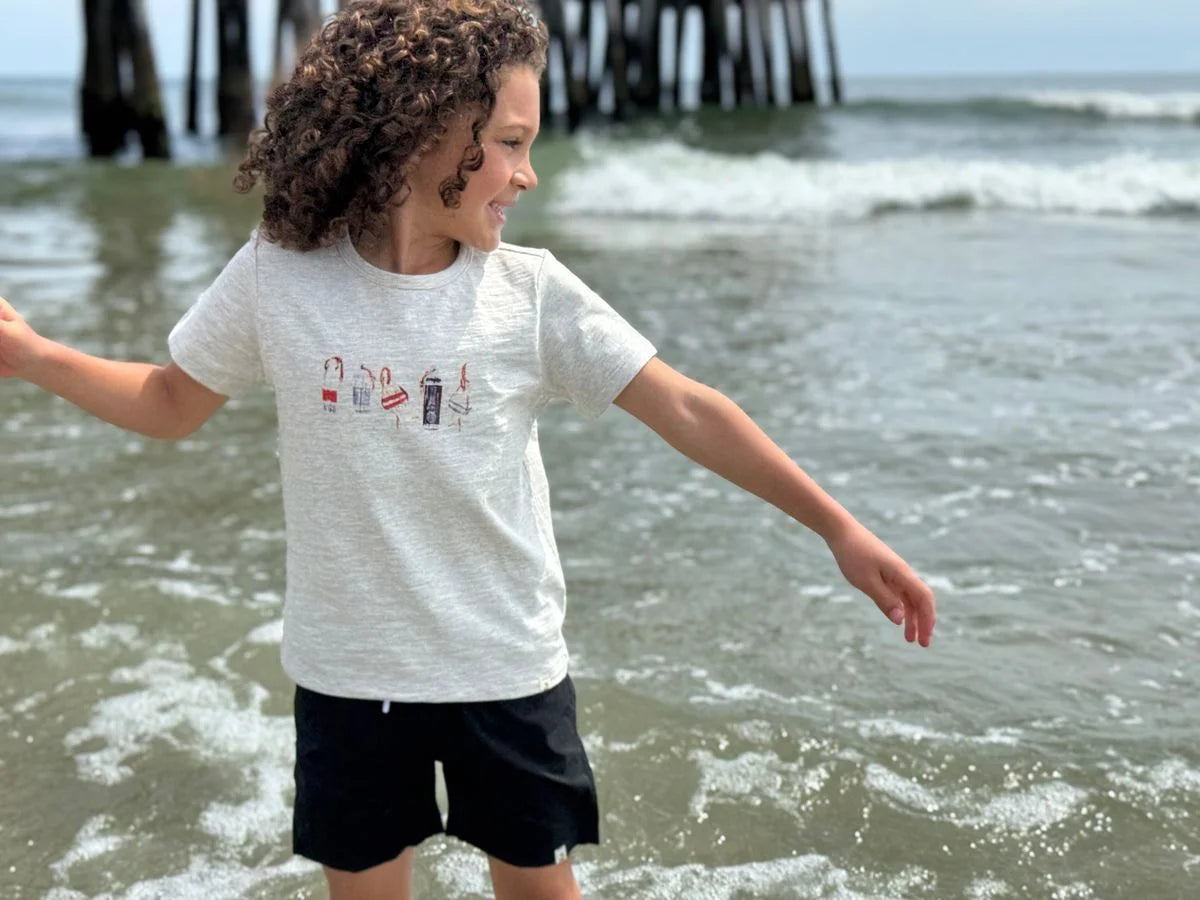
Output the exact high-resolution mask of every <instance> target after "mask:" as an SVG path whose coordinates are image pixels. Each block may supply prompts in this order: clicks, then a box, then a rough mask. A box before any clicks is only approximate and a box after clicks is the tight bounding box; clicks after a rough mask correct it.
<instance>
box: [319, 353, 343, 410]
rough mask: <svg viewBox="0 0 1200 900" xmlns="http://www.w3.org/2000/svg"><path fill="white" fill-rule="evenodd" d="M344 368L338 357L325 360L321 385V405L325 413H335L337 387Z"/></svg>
mask: <svg viewBox="0 0 1200 900" xmlns="http://www.w3.org/2000/svg"><path fill="white" fill-rule="evenodd" d="M345 374H346V368H345V366H343V365H342V358H341V357H340V356H331V357H329V359H327V360H325V380H324V382H323V383H322V384H321V403H322V404H324V406H325V411H326V412H331V413H335V412H337V402H338V387H339V386H340V385H341V383H342V378H343V377H345Z"/></svg>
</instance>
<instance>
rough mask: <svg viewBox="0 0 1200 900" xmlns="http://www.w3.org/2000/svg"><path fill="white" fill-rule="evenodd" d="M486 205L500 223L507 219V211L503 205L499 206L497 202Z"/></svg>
mask: <svg viewBox="0 0 1200 900" xmlns="http://www.w3.org/2000/svg"><path fill="white" fill-rule="evenodd" d="M488 206H489V207H490V208H491V210H492V213H493V214H495V216H496V218H497V219H499V220H500V224H501V225H503V224H504V223H505V222H506V221H507V220H508V212H507V209H506V208H505V207H503V206H501V205H500V204H499V203H489V204H488Z"/></svg>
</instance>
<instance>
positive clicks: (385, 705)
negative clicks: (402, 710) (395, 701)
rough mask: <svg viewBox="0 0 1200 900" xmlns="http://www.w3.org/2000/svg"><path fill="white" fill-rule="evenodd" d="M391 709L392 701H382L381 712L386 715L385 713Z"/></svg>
mask: <svg viewBox="0 0 1200 900" xmlns="http://www.w3.org/2000/svg"><path fill="white" fill-rule="evenodd" d="M391 708H392V701H391V700H384V701H383V711H384V713H385V714H386V713H387V711H388V710H389V709H391Z"/></svg>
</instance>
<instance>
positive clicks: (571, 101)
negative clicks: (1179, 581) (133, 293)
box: [80, 0, 842, 158]
mask: <svg viewBox="0 0 1200 900" xmlns="http://www.w3.org/2000/svg"><path fill="white" fill-rule="evenodd" d="M143 2H144V0H84V20H85V21H84V25H85V30H86V36H87V41H86V44H87V51H86V56H85V64H84V73H83V84H82V88H81V104H80V109H81V119H82V121H81V125H82V128H83V132H84V134H85V135H86V137H87V140H88V146H89V149H90V152H91V154H92V155H93V156H110V155H112V154H114V153H116V152H118V151H120V150H122V149H123V148H124V147H125V145H126V142H127V141H128V139H129V137H130V136H131V135H135V136H136V137H137V139H138V140H139V142H140V144H141V148H142V154H143V156H145V157H147V158H168V157H169V156H170V141H169V136H168V134H167V129H166V124H165V118H164V116H163V111H162V102H161V95H160V92H159V85H158V77H157V74H156V68H155V62H154V50H153V47H152V46H151V42H150V37H149V32H148V30H147V28H146V15H145V10H144V7H143ZM183 2H184V0H180V4H181V6H182V4H183ZM202 2H204V0H191V8H190V20H191V41H190V45H189V46H190V58H189V60H188V78H187V98H186V103H187V130H188V131H189V132H190V133H193V134H195V133H198V131H199V126H198V116H197V107H198V105H199V102H200V91H199V56H200V46H201V41H202V39H203V37H204V36H203V35H202V34H201V29H200V22H201V7H200V4H201V3H202ZM208 2H212V3H215V5H216V19H215V21H216V29H215V32H216V33H215V34H214V35H212V39H213V40H214V41H216V44H217V59H218V66H217V78H216V98H215V99H216V107H217V135H218V136H220V137H225V138H229V139H230V140H233V141H238V142H240V141H241V140H243V139H244V138H245V136H246V135H247V134H248V133H249V132H250V130H251V129H252V128H253V127H254V125H255V123H256V121H257V117H256V114H255V109H256V99H257V98H256V97H255V96H254V88H253V79H252V78H251V71H252V68H251V64H250V45H249V26H248V21H249V11H248V0H208ZM831 5H832V3H831V0H820V2H819V4H818V2H817V0H695V2H688V0H542V2H541V3H540V4H538V7H539V9H540V11H541V13H542V16H543V18H544V20H545V22H546V26H547V29H548V30H549V33H550V48H549V58H548V65H547V70H546V75H545V77H544V78H543V79H542V105H543V111H544V113H545V115H546V117H547V118H548V119H549V120H550V121H560V122H561V123H562V124H563V126H564V127H565V128H567V129H569V130H574V129H575V128H577V127H579V125H580V124H582V123H583V122H584V121H587V120H590V119H597V118H607V119H617V120H620V119H629V118H633V117H635V116H641V115H656V114H660V113H662V112H668V111H671V110H680V109H691V108H695V107H696V106H702V105H705V106H707V105H711V106H719V107H722V108H725V109H733V108H736V107H742V106H759V107H765V106H772V105H774V106H790V105H796V104H815V103H817V102H818V99H819V91H818V89H817V86H816V81H815V66H814V62H813V60H814V54H813V46H814V43H815V42H814V40H813V33H814V28H813V26H814V23H818V22H819V24H820V30H821V31H822V32H823V35H824V40H823V42H822V44H823V47H822V54H823V56H824V61H825V72H826V73H827V77H828V89H827V92H826V96H827V97H828V99H829V101H830V102H832V103H839V102H840V101H841V96H842V88H841V75H840V70H839V62H838V54H837V43H836V38H835V34H834V25H833V11H832V9H831ZM818 6H819V9H818V8H817V7H818ZM276 9H277V16H276V21H275V47H274V60H273V65H272V71H273V78H274V80H275V81H278V80H280V79H282V78H283V77H286V73H287V72H288V71H289V70H290V68H291V66H292V65H293V64H294V60H295V58H296V56H297V54H298V53H299V52H300V50H301V49H302V48H303V46H304V44H305V43H306V42H307V40H308V39H309V38H310V37H311V35H312V34H313V33H314V32H315V31H316V29H317V28H319V27H320V25H321V23H322V21H323V17H322V14H321V0H277V7H276ZM181 13H182V10H181Z"/></svg>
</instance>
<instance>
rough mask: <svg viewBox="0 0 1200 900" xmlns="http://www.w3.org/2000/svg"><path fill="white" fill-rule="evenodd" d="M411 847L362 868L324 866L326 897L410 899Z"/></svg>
mask: <svg viewBox="0 0 1200 900" xmlns="http://www.w3.org/2000/svg"><path fill="white" fill-rule="evenodd" d="M412 864H413V848H412V847H409V848H408V849H407V850H405V851H404V852H403V853H401V854H400V855H399V856H397V857H396V858H395V859H393V860H391V861H390V862H385V863H381V864H380V865H377V866H372V867H371V868H369V869H366V870H364V871H362V872H343V871H341V870H339V869H331V868H330V867H329V866H326V867H325V880H326V881H327V882H328V883H329V900H411V898H412Z"/></svg>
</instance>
